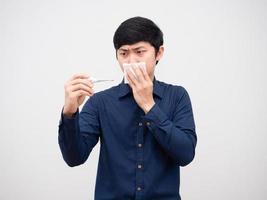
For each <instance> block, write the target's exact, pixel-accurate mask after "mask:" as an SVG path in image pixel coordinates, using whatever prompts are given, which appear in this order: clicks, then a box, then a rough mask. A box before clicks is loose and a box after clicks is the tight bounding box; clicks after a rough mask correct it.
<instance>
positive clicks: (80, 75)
mask: <svg viewBox="0 0 267 200" xmlns="http://www.w3.org/2000/svg"><path fill="white" fill-rule="evenodd" d="M77 78H89V75H88V74H85V73H78V74H74V75H73V76H72V77H71V79H70V81H72V80H74V79H77Z"/></svg>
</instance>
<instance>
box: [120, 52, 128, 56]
mask: <svg viewBox="0 0 267 200" xmlns="http://www.w3.org/2000/svg"><path fill="white" fill-rule="evenodd" d="M119 54H120V56H126V55H127V53H126V52H125V51H121V52H119Z"/></svg>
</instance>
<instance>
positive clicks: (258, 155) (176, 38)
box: [0, 0, 267, 200]
mask: <svg viewBox="0 0 267 200" xmlns="http://www.w3.org/2000/svg"><path fill="white" fill-rule="evenodd" d="M133 16H144V17H148V18H151V19H152V20H154V21H155V23H156V24H158V25H159V27H160V28H161V29H162V31H163V32H164V39H165V55H164V57H163V59H162V60H161V61H160V63H159V64H158V65H157V67H156V72H155V73H156V78H157V79H158V80H161V81H164V82H167V83H172V84H175V85H182V86H184V87H185V88H186V89H187V91H188V92H189V95H190V97H191V101H192V104H193V111H194V116H195V121H196V128H197V129H196V130H197V134H198V144H197V148H196V157H195V159H194V161H193V162H192V163H191V164H190V165H188V166H186V167H183V168H181V187H180V191H181V196H182V199H184V200H200V199H202V200H210V199H216V200H224V199H228V200H237V199H242V200H251V199H257V200H265V199H267V194H266V191H267V184H266V180H267V170H266V169H267V145H266V139H267V136H266V134H267V120H266V118H267V117H266V116H267V105H266V102H267V84H266V82H267V81H266V75H267V74H266V72H267V69H266V67H267V66H266V65H267V23H266V19H267V2H266V1H263V0H223V1H219V0H203V1H197V0H196V1H190V0H187V1H162V0H161V1H159V0H153V1H139V0H136V1H121V0H120V1H108V0H106V1H103V0H98V1H85V0H80V1H77V0H76V1H74V0H73V1H70V0H64V1H63V0H47V1H41V0H39V1H37V0H36V1H30V0H21V1H19V0H17V1H14V0H0V92H1V93H0V94H1V96H0V106H1V122H0V124H1V126H0V199H1V200H13V199H25V200H29V199H39V200H46V199H65V200H71V199H80V200H85V199H93V196H94V187H95V179H96V170H97V164H98V155H99V143H98V144H97V146H96V147H95V148H94V150H93V151H92V153H91V155H90V157H89V158H88V160H87V162H86V163H85V164H84V165H81V166H78V167H75V168H70V167H68V166H67V165H66V164H65V163H64V161H63V159H62V156H61V152H60V149H59V146H58V141H57V135H58V132H57V131H58V121H59V118H60V112H61V108H62V106H63V104H64V83H65V81H67V80H68V79H69V78H70V76H72V75H73V74H74V73H78V72H85V73H89V74H90V75H92V76H94V77H96V78H111V79H114V80H115V81H114V82H113V83H112V84H110V83H101V84H98V85H96V88H95V90H96V91H100V90H103V89H107V88H109V87H111V86H113V85H117V84H119V83H120V82H121V80H122V72H121V70H120V67H119V65H118V64H117V61H116V58H115V51H114V48H113V43H112V39H113V34H114V31H115V30H116V28H117V27H118V26H119V24H120V23H121V22H122V21H124V20H126V19H127V18H130V17H133Z"/></svg>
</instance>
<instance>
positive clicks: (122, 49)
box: [119, 46, 145, 51]
mask: <svg viewBox="0 0 267 200" xmlns="http://www.w3.org/2000/svg"><path fill="white" fill-rule="evenodd" d="M142 48H144V49H145V47H144V46H140V47H136V48H134V49H133V50H138V49H142ZM119 50H121V51H129V49H124V48H119Z"/></svg>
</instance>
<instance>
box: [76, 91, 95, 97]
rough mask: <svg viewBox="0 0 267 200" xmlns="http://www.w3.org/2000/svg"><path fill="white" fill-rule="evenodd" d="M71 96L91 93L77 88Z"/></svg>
mask: <svg viewBox="0 0 267 200" xmlns="http://www.w3.org/2000/svg"><path fill="white" fill-rule="evenodd" d="M72 95H73V97H79V96H92V95H93V94H91V93H88V92H86V91H84V90H77V91H75V92H73V93H72Z"/></svg>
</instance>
